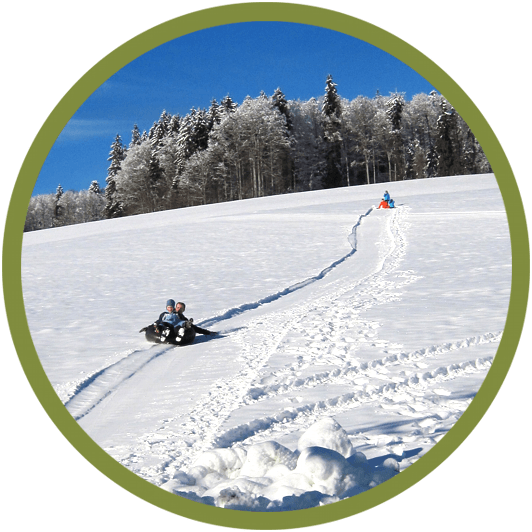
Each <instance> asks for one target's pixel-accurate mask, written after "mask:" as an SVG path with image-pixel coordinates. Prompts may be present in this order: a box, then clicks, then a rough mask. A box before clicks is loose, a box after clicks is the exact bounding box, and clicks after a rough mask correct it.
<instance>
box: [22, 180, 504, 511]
mask: <svg viewBox="0 0 532 532" xmlns="http://www.w3.org/2000/svg"><path fill="white" fill-rule="evenodd" d="M387 187H388V190H389V191H390V193H391V195H392V197H393V198H394V199H395V200H396V205H397V208H396V209H394V210H387V211H383V210H377V209H375V208H374V207H373V206H374V205H377V204H378V202H379V200H380V198H381V196H382V193H383V192H384V187H383V186H382V185H369V186H362V187H352V188H348V189H345V188H344V189H336V190H328V191H318V192H310V193H301V194H293V195H286V196H278V197H270V198H260V199H254V200H246V201H242V202H235V203H227V204H219V205H209V206H203V207H194V208H190V209H184V210H178V211H167V212H162V213H154V214H149V215H141V216H136V217H130V218H124V219H118V220H111V221H103V222H95V223H90V224H84V225H78V226H69V227H64V228H57V229H51V230H45V231H38V232H32V233H26V234H25V235H24V245H23V256H22V271H23V275H22V280H23V290H24V300H25V304H26V309H27V315H28V322H29V325H30V330H31V332H32V338H33V341H34V343H35V347H36V349H37V352H38V354H39V356H40V359H41V361H42V364H43V367H44V369H45V371H46V373H47V375H48V377H49V379H50V381H51V383H52V385H53V386H54V389H55V390H56V391H57V393H58V395H59V396H60V398H61V399H62V401H63V403H64V404H65V406H66V408H67V409H68V410H69V412H70V413H71V414H72V415H73V416H74V418H75V419H76V420H77V421H78V422H79V424H80V425H81V427H82V428H83V429H84V430H85V431H86V432H87V433H88V434H89V435H90V436H91V437H92V438H93V439H94V440H95V441H96V442H97V443H98V444H99V445H100V446H101V447H102V448H104V449H105V450H106V451H107V452H108V453H109V454H110V455H111V456H113V457H114V458H115V459H116V460H118V461H119V462H121V463H122V464H123V465H125V466H126V467H128V468H129V469H131V470H132V471H134V472H135V473H136V474H138V475H139V476H141V477H143V478H145V479H146V480H148V481H150V482H152V483H154V484H156V485H159V486H162V487H163V488H164V489H167V490H169V491H172V492H174V493H178V494H180V495H182V496H185V497H188V498H192V499H194V500H201V501H202V502H205V503H206V504H213V505H217V506H224V507H231V508H241V509H242V508H245V509H251V510H261V511H266V510H271V511H279V510H290V509H294V508H302V507H309V506H315V505H317V504H324V503H330V502H334V501H336V500H340V499H342V498H345V497H349V496H352V495H356V494H357V493H359V492H361V491H364V490H367V489H370V488H371V487H372V486H374V485H376V484H378V483H380V482H383V481H385V480H386V479H388V478H390V477H391V476H393V475H395V474H397V472H399V471H402V470H404V469H405V468H406V467H408V466H409V465H410V464H412V463H413V462H415V461H416V460H418V459H419V458H420V457H421V456H423V455H424V454H425V453H426V452H427V451H428V450H429V449H431V448H432V447H433V446H434V445H435V444H437V442H438V441H439V440H440V439H441V438H442V437H443V436H444V435H445V434H446V433H447V432H448V431H449V430H450V429H451V428H452V426H453V425H454V423H455V422H456V421H457V419H458V418H459V417H460V416H461V415H462V413H463V412H464V410H465V409H466V408H467V407H468V405H469V404H470V403H471V401H472V399H473V398H474V396H475V394H476V392H477V391H478V389H479V387H480V385H481V384H482V382H483V380H484V378H485V376H486V373H487V371H488V370H489V368H490V365H491V362H492V360H493V357H494V356H495V353H496V351H497V347H498V344H499V340H500V338H501V334H502V331H503V329H504V325H505V319H506V314H507V308H508V302H509V295H510V279H511V250H510V239H509V233H508V225H507V220H506V213H505V210H504V205H503V202H502V198H501V195H500V192H499V189H498V187H497V183H496V180H495V178H494V176H493V175H486V176H465V177H453V178H439V179H432V180H422V181H407V182H398V183H389V184H387ZM482 205H483V206H484V208H483V209H481V208H479V206H482ZM168 298H174V299H176V300H181V301H185V302H186V304H187V310H186V315H187V316H189V317H194V320H195V323H197V324H199V325H200V326H203V327H206V328H209V329H212V330H216V331H220V333H221V334H220V335H219V336H215V337H207V336H199V337H198V338H197V341H196V342H195V343H194V344H193V345H191V346H188V347H183V348H180V347H173V346H165V345H157V346H155V345H152V344H148V343H146V341H145V340H144V337H143V335H141V334H139V333H138V331H139V329H140V328H141V327H143V326H145V325H147V324H149V323H151V322H152V321H153V320H154V319H155V318H156V317H157V316H158V315H159V313H160V312H162V311H163V310H164V306H165V302H166V300H167V299H168ZM339 479H341V480H339Z"/></svg>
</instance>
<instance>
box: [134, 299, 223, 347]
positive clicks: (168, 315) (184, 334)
mask: <svg viewBox="0 0 532 532" xmlns="http://www.w3.org/2000/svg"><path fill="white" fill-rule="evenodd" d="M184 311H185V304H184V303H181V302H178V303H177V304H176V303H175V301H174V300H173V299H169V300H168V301H167V302H166V310H165V311H164V312H163V313H162V314H161V315H160V316H159V318H158V319H157V320H156V321H155V322H153V323H152V324H151V325H148V326H147V327H143V328H142V329H141V330H140V331H139V332H144V333H145V334H146V340H148V342H153V343H156V344H163V343H165V344H173V345H187V344H191V343H192V342H193V341H194V338H196V334H206V335H209V336H211V335H215V334H218V333H216V332H213V331H208V330H207V329H202V328H201V327H198V326H197V325H194V323H193V321H194V320H193V319H192V318H191V319H187V318H186V317H185V316H184V315H183V312H184Z"/></svg>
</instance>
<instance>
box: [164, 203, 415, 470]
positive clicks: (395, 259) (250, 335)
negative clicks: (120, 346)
mask: <svg viewBox="0 0 532 532" xmlns="http://www.w3.org/2000/svg"><path fill="white" fill-rule="evenodd" d="M372 211H373V208H372V209H370V210H368V211H367V212H366V213H365V214H364V215H362V216H360V217H359V219H358V221H357V223H356V224H355V225H354V227H353V230H352V233H351V235H350V243H351V245H352V247H353V252H351V253H350V254H349V256H351V255H352V254H353V253H354V251H355V250H356V246H357V230H358V228H359V227H360V224H361V222H362V220H363V219H364V218H366V217H367V216H368V215H370V213H371V212H372ZM387 214H388V213H387ZM407 216H408V209H407V208H399V209H396V210H394V211H391V212H390V213H389V216H387V217H386V218H385V219H384V220H383V223H384V224H385V232H386V234H387V237H388V239H389V241H390V245H389V247H387V248H386V249H387V252H386V255H385V256H384V258H383V259H382V260H381V261H380V262H379V264H378V266H377V271H376V272H375V273H373V274H370V275H369V276H366V277H364V278H361V279H355V280H353V282H347V283H345V284H342V285H341V286H336V285H335V288H334V290H333V291H332V292H330V293H329V292H328V291H327V294H326V295H324V296H322V297H320V298H317V299H315V298H311V300H309V301H307V302H305V303H303V304H299V305H296V306H294V307H291V308H290V309H289V310H286V311H284V312H281V313H279V314H274V313H272V314H267V315H265V316H261V317H258V318H252V319H251V320H250V321H249V322H248V323H247V324H246V327H244V328H242V329H241V330H238V331H236V332H235V333H233V334H232V335H231V339H232V340H233V341H235V342H236V344H237V345H238V346H239V351H240V354H239V359H240V361H241V362H242V365H243V368H242V369H241V370H240V372H239V373H238V374H237V375H235V376H234V377H232V378H231V379H227V380H224V381H222V382H217V383H215V385H214V386H213V387H212V388H211V391H210V393H209V394H208V395H207V396H206V397H205V398H204V399H203V400H201V401H199V402H198V403H196V406H195V407H194V408H193V410H192V411H191V412H190V417H189V420H188V421H185V422H183V423H181V424H180V425H179V427H175V426H173V424H174V420H167V423H166V426H165V427H162V428H161V430H160V432H159V433H160V435H162V434H165V437H169V438H172V439H173V438H174V437H177V434H180V435H181V438H183V439H184V440H186V441H187V442H189V443H187V445H186V447H182V448H180V449H179V450H178V451H177V453H176V455H175V461H174V463H173V466H172V468H174V467H186V466H187V465H189V464H190V462H191V461H192V460H193V459H194V457H195V456H196V455H198V454H199V453H201V452H203V451H205V450H208V449H210V448H212V447H215V446H217V445H221V444H223V445H225V446H229V445H231V441H230V440H231V437H224V436H220V435H219V428H220V427H221V426H222V424H223V423H224V421H225V420H227V419H228V418H229V416H230V414H231V412H233V411H234V410H237V409H238V408H240V407H242V406H245V405H246V404H247V403H249V401H250V399H251V398H252V397H253V394H254V391H256V390H258V389H259V388H258V386H257V382H260V380H261V369H262V368H263V367H264V366H265V364H266V363H267V361H268V360H269V359H270V358H271V357H272V356H273V355H274V354H275V353H278V352H282V350H283V346H282V345H281V344H282V342H283V340H284V338H285V337H286V336H287V335H289V334H290V333H291V332H297V331H298V330H300V331H302V332H303V335H304V336H305V338H307V339H308V330H309V326H308V324H307V323H305V322H304V321H305V319H307V318H308V317H309V316H315V315H316V314H318V317H317V318H315V319H316V321H317V323H319V324H321V325H323V326H325V327H328V326H329V324H330V323H332V322H333V321H334V322H335V323H334V326H336V327H337V328H339V329H340V333H341V332H342V328H345V323H346V322H349V323H352V322H353V321H357V320H358V321H360V319H359V314H360V313H361V312H362V311H364V310H367V309H369V308H371V307H372V306H374V305H379V304H385V303H387V302H389V301H390V299H391V298H392V297H393V293H394V292H395V291H397V290H398V289H400V288H401V287H403V286H405V285H407V284H409V283H411V282H414V281H415V280H416V279H418V277H417V276H415V275H414V274H413V273H412V272H397V267H398V265H399V264H400V262H401V260H402V257H403V256H404V254H405V249H406V241H405V238H404V233H403V231H404V229H405V227H407V222H406V219H407ZM343 260H345V257H344V259H343ZM335 264H338V263H335ZM390 272H395V273H397V278H396V279H395V280H394V281H393V282H391V281H390V279H389V274H390ZM320 279H322V280H324V276H321V277H320ZM315 280H318V279H314V278H313V279H312V280H309V282H314V281H315ZM383 287H387V288H386V289H385V288H383ZM256 306H258V304H256V305H254V306H253V305H250V306H249V309H251V308H256ZM324 309H325V310H324ZM327 309H328V310H327ZM344 311H345V312H349V313H350V314H349V316H345V315H344V314H342V313H343V312H344ZM237 312H238V309H233V310H232V311H229V313H227V315H226V317H227V318H229V317H231V316H234V315H235V314H236V313H237ZM211 323H212V322H211ZM365 327H367V324H365ZM334 343H335V339H334V335H333V337H332V338H330V342H329V344H330V345H334ZM309 347H312V339H310V340H308V342H307V340H305V344H304V345H303V348H305V349H307V348H309ZM323 347H324V346H320V351H321V352H323ZM311 350H312V349H311ZM301 364H302V365H306V366H312V365H313V361H312V360H308V361H306V362H305V361H302V362H301ZM297 369H298V368H294V370H297ZM331 377H332V375H331ZM310 379H312V377H311V378H310ZM317 380H319V378H318V379H317ZM307 383H308V381H307ZM270 392H273V388H272V389H271V390H270ZM267 393H268V392H267ZM274 393H279V390H278V391H276V392H274ZM259 395H261V394H260V393H259ZM300 408H302V409H304V407H303V406H302V407H300ZM309 408H310V409H315V408H316V405H313V406H312V407H309ZM326 410H327V409H325V410H324V411H326ZM324 411H321V413H320V415H323V413H324ZM281 417H283V419H285V421H284V422H283V421H280V423H283V428H286V426H285V424H286V416H281ZM258 423H259V425H260V424H262V423H261V422H260V421H259V422H258ZM270 424H271V423H270ZM266 425H268V423H266ZM166 431H168V432H170V433H171V434H172V435H169V434H168V433H167V432H166ZM174 431H175V432H174ZM231 434H232V435H233V436H236V434H234V433H231ZM174 435H175V436H174ZM237 439H239V438H237ZM178 464H179V466H178Z"/></svg>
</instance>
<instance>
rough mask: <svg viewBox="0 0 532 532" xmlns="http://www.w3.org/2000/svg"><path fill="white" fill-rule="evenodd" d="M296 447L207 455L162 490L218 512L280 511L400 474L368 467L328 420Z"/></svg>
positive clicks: (265, 445) (390, 467)
mask: <svg viewBox="0 0 532 532" xmlns="http://www.w3.org/2000/svg"><path fill="white" fill-rule="evenodd" d="M319 444H321V445H319ZM297 445H298V451H291V450H290V449H288V448H287V447H284V446H283V445H281V444H280V443H278V442H275V441H266V442H262V443H257V444H255V445H251V446H249V447H247V448H246V449H243V448H234V449H226V448H221V449H212V450H210V451H207V452H205V453H203V454H202V455H200V456H199V458H198V459H197V460H196V461H195V462H194V464H193V466H192V467H191V468H190V469H189V471H188V472H186V473H185V472H184V471H177V472H176V473H175V474H174V477H173V478H172V479H170V480H169V481H167V482H166V483H165V484H163V485H162V486H161V487H162V488H163V489H165V490H167V491H170V492H172V493H176V494H179V495H181V496H183V497H186V498H189V499H192V500H196V501H200V502H203V503H205V504H209V505H214V506H218V507H222V508H232V509H240V510H249V511H284V510H295V509H299V508H308V507H311V506H316V505H318V504H330V503H331V502H335V501H338V500H341V499H345V498H347V497H351V496H354V495H357V494H358V493H361V492H363V491H366V490H368V489H370V488H372V487H374V486H376V485H378V484H381V483H382V482H385V481H386V480H388V479H390V478H392V477H393V476H395V475H396V474H397V473H398V472H399V464H398V463H397V461H396V460H394V459H393V458H388V459H386V460H384V462H383V464H382V465H381V466H378V467H376V466H371V465H370V463H369V462H368V460H367V459H366V456H365V455H364V454H363V453H361V452H357V451H355V450H353V448H352V444H351V442H350V440H349V437H348V435H347V433H346V432H345V430H344V429H343V428H342V427H341V426H340V425H339V424H338V423H337V422H336V421H335V420H333V419H331V418H324V419H321V420H319V421H318V422H317V423H315V424H314V425H312V426H311V427H310V428H309V429H308V430H307V431H306V432H305V433H304V434H303V435H302V436H301V438H300V439H299V441H298V444H297Z"/></svg>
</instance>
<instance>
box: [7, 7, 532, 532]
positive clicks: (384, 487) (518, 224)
mask: <svg viewBox="0 0 532 532" xmlns="http://www.w3.org/2000/svg"><path fill="white" fill-rule="evenodd" d="M251 21H278V22H297V23H301V24H308V25H314V26H320V27H323V28H328V29H331V30H335V31H338V32H341V33H345V34H347V35H351V36H353V37H356V38H358V39H361V40H363V41H366V42H368V43H370V44H373V45H374V46H376V47H378V48H380V49H382V50H384V51H386V52H388V53H389V54H391V55H393V56H394V57H396V58H397V59H399V60H401V61H402V62H403V63H405V64H407V65H408V66H410V67H411V68H412V69H414V70H415V71H416V72H418V73H419V74H421V75H422V76H423V77H424V78H425V79H427V81H429V83H431V84H432V85H433V86H434V87H436V88H437V90H438V91H439V92H440V93H442V94H443V95H444V96H445V97H446V98H447V100H449V101H450V102H451V104H452V105H453V106H454V107H455V109H456V110H457V111H458V113H459V114H460V115H461V116H462V118H464V120H465V121H466V122H467V124H468V125H469V127H470V128H471V130H472V131H473V133H474V135H475V136H476V138H477V139H478V141H479V143H480V144H481V146H482V148H483V149H484V152H485V153H486V155H487V157H488V159H489V161H490V164H491V166H492V169H493V171H494V173H495V176H496V179H497V182H498V185H499V188H500V191H501V194H502V197H503V200H504V204H505V208H506V213H507V217H508V224H509V228H510V239H511V246H512V289H511V295H510V304H509V309H508V316H507V322H506V327H505V329H504V333H503V336H502V339H501V343H500V346H499V349H498V351H497V355H496V357H495V359H494V362H493V365H492V368H491V369H490V371H489V372H488V375H487V376H486V378H485V380H484V383H483V384H482V386H481V388H480V390H479V392H478V393H477V395H476V397H475V399H474V400H473V401H472V403H471V405H470V406H469V408H468V409H467V410H466V411H465V412H464V414H463V415H462V417H461V418H460V419H459V420H458V421H457V423H456V424H455V425H454V427H453V428H452V429H451V430H450V431H449V433H448V434H447V435H446V436H445V437H444V438H443V439H442V440H441V441H440V442H439V443H438V444H437V445H436V446H435V447H433V448H432V449H431V450H430V451H429V452H428V453H427V454H426V455H425V456H424V457H423V458H421V459H420V460H419V461H417V462H416V463H415V464H413V465H411V466H410V467H408V468H407V469H406V470H404V471H403V472H401V474H400V475H398V476H396V477H394V478H392V479H391V480H388V481H387V482H385V483H384V484H380V485H379V486H377V487H375V488H373V489H371V490H369V491H366V492H364V493H361V494H360V495H357V496H356V497H352V498H350V499H345V500H343V501H340V502H337V503H334V504H332V505H327V506H322V507H318V508H310V509H306V510H293V511H288V512H279V513H266V512H260V513H256V512H246V511H237V510H228V509H222V508H216V507H211V506H208V505H204V504H202V503H197V502H193V501H189V500H187V499H184V498H181V497H177V496H176V495H173V494H171V493H169V492H167V491H165V490H162V489H161V488H158V487H157V486H155V485H153V484H150V483H149V482H147V481H145V480H143V479H141V478H140V477H138V476H137V475H135V474H134V473H132V472H131V471H129V470H128V469H126V468H125V467H124V466H122V465H120V464H119V463H118V462H116V461H115V460H114V459H113V458H111V456H110V455H108V454H107V453H106V452H105V451H104V450H103V449H101V448H100V447H99V446H98V445H97V444H96V443H95V442H94V441H93V440H92V439H91V438H90V437H89V436H88V435H87V434H86V433H85V432H84V431H83V430H82V429H81V427H80V426H79V425H78V423H77V422H76V421H74V419H73V418H72V417H71V415H70V414H69V412H68V411H67V410H66V408H65V407H64V405H63V403H62V402H61V401H60V400H59V398H58V396H57V395H56V393H55V391H54V390H53V388H52V386H51V384H50V382H49V380H48V378H47V376H46V374H45V373H44V370H43V368H42V365H41V363H40V360H39V357H38V355H37V352H36V351H35V347H34V345H33V342H32V340H31V336H30V331H29V327H28V324H27V320H26V314H25V308H24V301H23V296H22V281H21V252H22V236H23V227H24V221H25V217H26V212H27V208H28V204H29V200H30V197H31V193H32V191H33V187H34V185H35V182H36V180H37V177H38V175H39V172H40V169H41V167H42V165H43V163H44V161H45V159H46V157H47V156H48V153H49V151H50V149H51V148H52V145H53V144H54V142H55V140H56V139H57V137H58V136H59V134H60V132H61V131H62V129H63V128H64V126H65V125H66V124H67V122H68V121H69V120H70V119H71V117H72V116H73V115H74V113H75V112H76V111H77V109H78V108H79V107H80V106H81V104H82V103H83V102H84V101H85V100H86V99H87V98H88V97H89V96H90V95H91V94H92V93H93V92H94V91H95V90H96V89H97V88H98V87H99V86H100V85H101V84H102V83H103V82H104V81H106V80H107V79H108V78H109V77H111V76H112V75H113V74H115V73H116V72H117V71H118V70H119V69H120V68H122V67H123V66H125V65H126V64H127V63H129V62H131V61H133V60H134V59H136V58H137V57H139V56H140V55H142V54H144V53H146V52H148V51H149V50H151V49H153V48H156V47H157V46H159V45H161V44H163V43H165V42H167V41H170V40H173V39H176V38H178V37H181V36H183V35H186V34H189V33H193V32H195V31H198V30H202V29H206V28H210V27H214V26H221V25H225V24H231V23H237V22H251ZM2 261H3V286H4V298H5V305H6V312H7V317H8V322H9V327H10V330H11V333H12V336H13V342H14V344H15V348H16V350H17V353H18V355H19V358H20V361H21V364H22V367H23V369H24V371H25V373H26V376H27V378H28V380H29V382H30V384H31V386H32V388H33V390H34V392H35V394H36V395H37V397H38V399H39V401H40V402H41V404H42V406H43V407H44V409H45V410H46V412H47V413H48V415H49V416H50V418H51V419H52V421H53V422H54V423H55V424H56V426H57V427H58V428H59V430H60V431H61V432H62V433H63V435H64V436H65V437H66V438H67V439H68V440H69V441H70V443H71V444H72V445H73V446H74V447H75V448H76V449H77V450H78V451H79V452H80V453H81V454H82V455H83V456H84V457H85V458H86V459H87V460H88V461H89V462H91V463H92V464H93V465H94V466H95V467H96V468H98V469H99V470H100V471H101V472H102V473H104V474H105V475H107V476H108V477H109V478H110V479H111V480H113V481H114V482H116V483H117V484H119V485H120V486H122V487H123V488H125V489H126V490H128V491H130V492H131V493H133V494H135V495H137V496H138V497H140V498H142V499H144V500H145V501H147V502H150V503H151V504H153V505H155V506H158V507H160V508H163V509H165V510H168V511H170V512H173V513H176V514H179V515H181V516H183V517H187V518H191V519H195V520H197V521H202V522H205V523H211V524H216V525H222V526H228V527H234V528H248V529H261V530H270V529H286V528H297V527H303V526H310V525H317V524H321V523H326V522H331V521H334V520H337V519H342V518H345V517H348V516H351V515H354V514H357V513H359V512H362V511H365V510H367V509H369V508H372V507H374V506H376V505H378V504H381V503H382V502H384V501H386V500H388V499H390V498H392V497H394V496H396V495H398V494H399V493H401V492H402V491H404V490H406V489H407V488H409V487H410V486H412V485H413V484H415V483H416V482H418V481H419V480H421V479H422V478H423V477H424V476H425V475H427V474H428V473H430V472H431V471H432V470H433V469H435V468H436V467H437V466H438V465H439V464H441V463H442V462H443V461H444V460H445V459H446V458H447V457H448V456H449V455H450V454H451V453H452V452H453V451H454V450H456V449H457V447H458V446H459V445H460V444H461V443H462V442H463V441H464V439H465V438H466V437H467V436H468V435H469V433H470V432H471V431H472V430H473V428H474V427H475V426H476V424H477V423H478V422H479V421H480V419H481V418H482V416H483V415H484V413H485V412H486V410H487V409H488V407H489V406H490V404H491V402H492V401H493V399H494V398H495V396H496V394H497V392H498V390H499V388H500V386H501V385H502V382H503V380H504V378H505V377H506V374H507V372H508V370H509V368H510V364H511V362H512V360H513V357H514V355H515V352H516V349H517V345H518V342H519V337H520V335H521V331H522V328H523V323H524V318H525V312H526V305H527V298H528V287H529V276H530V252H529V244H528V232H527V227H526V219H525V213H524V209H523V203H522V201H521V197H520V194H519V190H518V188H517V183H516V181H515V177H514V175H513V173H512V170H511V168H510V165H509V163H508V160H507V158H506V156H505V154H504V152H503V150H502V147H501V146H500V144H499V142H498V140H497V138H496V136H495V134H494V133H493V131H492V130H491V128H490V126H489V125H488V123H487V122H486V120H485V119H484V117H483V116H482V114H481V113H480V111H479V110H478V109H477V108H476V107H475V105H474V104H473V102H472V101H471V100H470V99H469V98H468V96H467V95H466V94H465V93H464V92H463V91H462V90H461V89H460V87H459V86H458V85H457V84H456V83H455V82H454V81H453V80H452V79H451V78H450V77H449V76H448V75H447V74H446V73H445V72H444V71H443V70H441V69H440V68H439V67H438V66H437V65H436V64H434V63H433V62H432V61H431V60H430V59H428V58H427V57H425V56H424V55H423V54H422V53H421V52H419V51H418V50H416V49H415V48H413V47H412V46H410V45H409V44H407V43H405V42H404V41H402V40H401V39H399V38H398V37H395V36H394V35H392V34H390V33H388V32H386V31H384V30H382V29H380V28H378V27H376V26H374V25H372V24H369V23H367V22H364V21H362V20H359V19H356V18H354V17H351V16H349V15H345V14H342V13H338V12H335V11H330V10H326V9H323V8H318V7H311V6H305V5H299V4H287V3H270V2H264V3H246V4H235V5H227V6H220V7H214V8H210V9H205V10H202V11H198V12H195V13H191V14H188V15H184V16H181V17H178V18H176V19H173V20H170V21H168V22H165V23H163V24H160V25H158V26H156V27H154V28H152V29H150V30H148V31H146V32H144V33H142V34H140V35H138V36H137V37H135V38H133V39H131V40H130V41H128V42H126V43H125V44H123V45H122V46H120V47H119V48H117V49H116V50H114V51H113V52H112V53H110V54H109V55H108V56H106V57H105V58H104V59H102V60H101V61H100V62H99V63H98V64H96V65H95V66H94V67H93V68H91V69H90V70H89V71H88V72H87V73H86V74H85V75H84V76H83V77H82V78H81V79H80V80H79V81H78V82H77V83H76V84H75V85H74V86H73V87H72V88H71V89H70V90H69V91H68V93H67V94H66V95H65V96H64V97H63V98H62V100H61V101H60V102H59V104H58V105H57V106H56V108H55V109H54V110H53V111H52V113H51V114H50V116H49V117H48V119H47V120H46V122H45V123H44V125H43V126H42V128H41V130H40V131H39V133H38V134H37V137H36V138H35V140H34V142H33V144H32V145H31V148H30V150H29V152H28V154H27V156H26V158H25V160H24V162H23V165H22V168H21V171H20V173H19V176H18V179H17V181H16V183H15V187H14V190H13V195H12V198H11V202H10V205H9V210H8V214H7V219H6V226H5V234H4V245H3V256H2Z"/></svg>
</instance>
